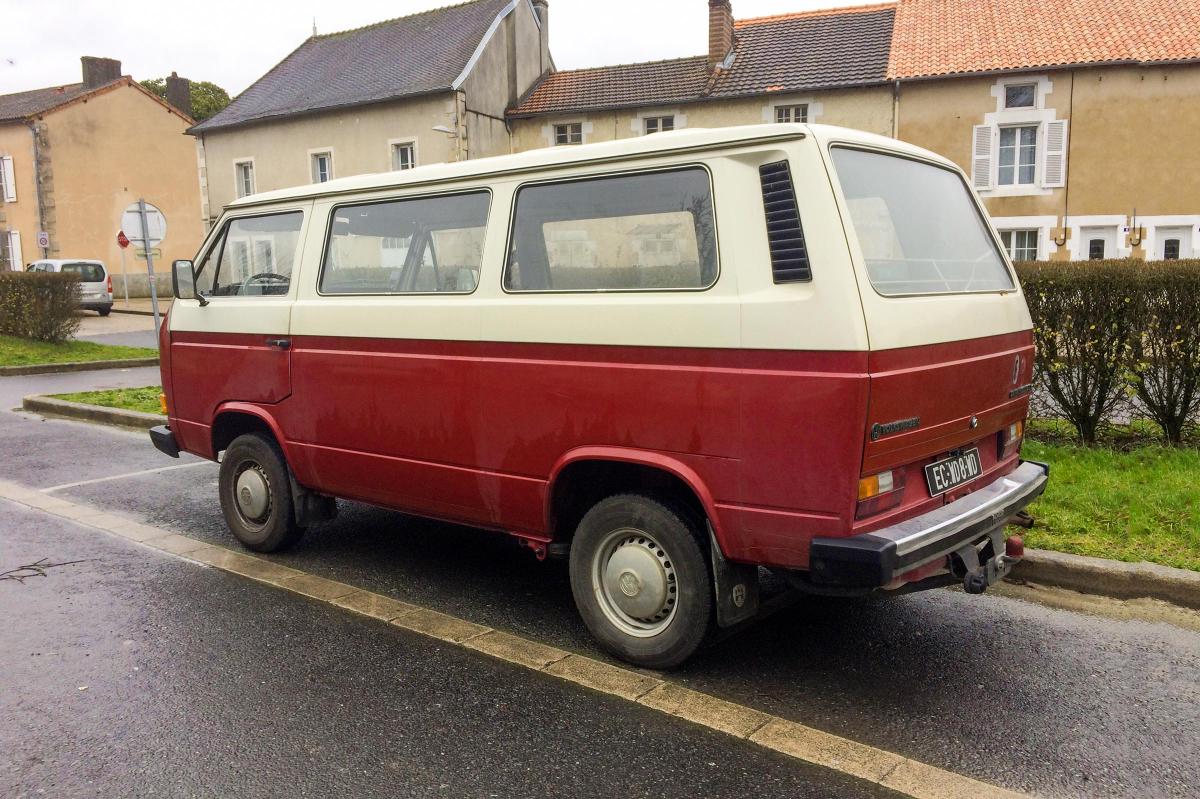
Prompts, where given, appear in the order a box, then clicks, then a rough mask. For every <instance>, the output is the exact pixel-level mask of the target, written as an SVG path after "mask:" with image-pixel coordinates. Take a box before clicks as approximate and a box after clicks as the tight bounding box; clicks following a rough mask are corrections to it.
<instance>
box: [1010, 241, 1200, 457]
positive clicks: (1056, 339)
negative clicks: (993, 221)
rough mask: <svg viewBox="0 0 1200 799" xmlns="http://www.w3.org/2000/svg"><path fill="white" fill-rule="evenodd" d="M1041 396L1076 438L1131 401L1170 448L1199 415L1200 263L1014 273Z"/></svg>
mask: <svg viewBox="0 0 1200 799" xmlns="http://www.w3.org/2000/svg"><path fill="white" fill-rule="evenodd" d="M1017 272H1018V274H1019V276H1020V278H1021V284H1022V286H1023V287H1024V289H1025V297H1026V301H1027V302H1028V303H1029V312H1030V314H1031V315H1032V316H1033V327H1034V341H1035V343H1036V344H1037V348H1038V352H1037V362H1036V367H1037V376H1036V382H1037V386H1038V388H1039V396H1040V398H1041V400H1042V401H1044V402H1046V403H1048V404H1049V406H1050V410H1051V412H1052V414H1053V415H1056V416H1059V417H1061V418H1063V419H1066V420H1067V421H1068V422H1070V423H1071V425H1073V426H1074V427H1075V430H1076V431H1077V433H1078V435H1079V438H1080V439H1082V440H1083V441H1084V442H1086V443H1088V444H1093V443H1095V442H1096V436H1097V432H1098V431H1099V429H1100V427H1101V426H1102V425H1103V424H1104V423H1105V422H1107V421H1111V419H1112V417H1113V415H1114V413H1115V412H1116V411H1117V410H1118V409H1119V408H1121V407H1122V406H1123V405H1124V404H1125V403H1126V402H1127V401H1128V400H1129V398H1130V397H1135V398H1136V400H1137V405H1138V406H1139V408H1140V410H1141V411H1142V412H1144V413H1145V414H1146V415H1147V416H1148V417H1149V418H1151V419H1152V420H1154V422H1155V423H1157V424H1158V425H1159V426H1160V427H1161V428H1162V431H1163V435H1164V436H1165V437H1166V438H1167V440H1168V441H1170V442H1172V443H1179V442H1181V441H1182V439H1183V435H1184V431H1185V429H1186V428H1187V426H1188V425H1189V424H1191V423H1192V422H1194V421H1195V418H1196V415H1197V413H1198V412H1200V260H1190V261H1167V262H1145V261H1137V260H1123V261H1077V262H1034V263H1022V264H1018V265H1017Z"/></svg>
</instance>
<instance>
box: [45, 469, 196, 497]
mask: <svg viewBox="0 0 1200 799" xmlns="http://www.w3.org/2000/svg"><path fill="white" fill-rule="evenodd" d="M208 463H212V461H196V462H195V463H180V464H176V465H175V466H159V467H158V468H157V469H142V470H141V471H137V472H126V473H125V474H113V475H109V476H108V477H97V478H95V479H94V480H80V481H79V482H77V483H63V484H62V485H57V486H50V487H49V488H42V489H38V490H40V491H41V492H42V493H43V494H49V493H50V492H51V491H62V490H63V489H64V488H76V487H78V486H90V485H94V484H95V483H107V482H109V481H110V480H124V479H125V478H127V477H141V476H142V475H146V474H158V473H159V472H172V471H175V470H176V469H190V468H192V467H193V466H203V465H205V464H208Z"/></svg>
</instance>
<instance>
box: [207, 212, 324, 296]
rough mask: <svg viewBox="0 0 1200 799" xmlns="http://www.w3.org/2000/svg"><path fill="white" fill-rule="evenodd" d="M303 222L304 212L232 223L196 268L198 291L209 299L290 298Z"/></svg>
mask: <svg viewBox="0 0 1200 799" xmlns="http://www.w3.org/2000/svg"><path fill="white" fill-rule="evenodd" d="M303 222H304V214H302V213H301V212H300V211H289V212H288V213H283V214H267V215H265V216H246V217H240V218H237V219H231V220H229V221H228V222H227V223H226V224H225V229H224V230H222V231H221V235H220V236H219V237H218V239H217V241H216V243H215V244H214V245H213V247H212V249H210V250H209V251H208V253H207V254H206V255H205V256H204V260H202V261H201V262H200V263H199V265H198V266H197V270H196V290H197V292H198V293H200V294H201V295H203V296H205V297H244V296H263V295H271V296H277V295H281V294H287V293H288V289H289V287H290V286H291V282H292V267H293V266H294V264H295V261H296V255H297V253H296V250H297V247H298V245H299V242H300V225H301V224H302V223H303Z"/></svg>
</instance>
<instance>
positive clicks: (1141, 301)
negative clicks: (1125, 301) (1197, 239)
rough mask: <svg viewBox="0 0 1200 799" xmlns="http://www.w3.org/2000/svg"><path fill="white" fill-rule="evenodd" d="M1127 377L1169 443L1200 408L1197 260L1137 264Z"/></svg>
mask: <svg viewBox="0 0 1200 799" xmlns="http://www.w3.org/2000/svg"><path fill="white" fill-rule="evenodd" d="M1135 285H1136V287H1137V290H1136V291H1135V292H1134V304H1135V305H1136V307H1137V321H1138V326H1137V328H1136V329H1135V331H1134V335H1133V336H1132V337H1131V340H1130V367H1129V379H1130V382H1131V383H1132V384H1133V388H1134V390H1135V391H1136V392H1137V398H1138V400H1139V402H1140V404H1141V406H1142V408H1143V409H1144V412H1145V414H1146V415H1147V416H1149V417H1150V418H1151V419H1153V420H1154V421H1155V422H1156V423H1157V424H1158V426H1159V427H1161V428H1162V431H1163V435H1164V436H1165V437H1166V439H1167V442H1168V443H1170V444H1175V445H1178V444H1180V443H1182V442H1183V436H1184V431H1185V430H1186V429H1187V427H1188V425H1189V424H1190V423H1191V422H1192V421H1193V420H1195V418H1196V416H1197V413H1200V262H1196V261H1192V262H1187V263H1180V262H1178V261H1166V262H1155V263H1149V264H1142V265H1140V266H1139V267H1138V271H1137V278H1136V281H1135Z"/></svg>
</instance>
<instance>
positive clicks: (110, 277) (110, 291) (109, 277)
mask: <svg viewBox="0 0 1200 799" xmlns="http://www.w3.org/2000/svg"><path fill="white" fill-rule="evenodd" d="M108 293H109V294H112V275H109V276H108Z"/></svg>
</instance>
